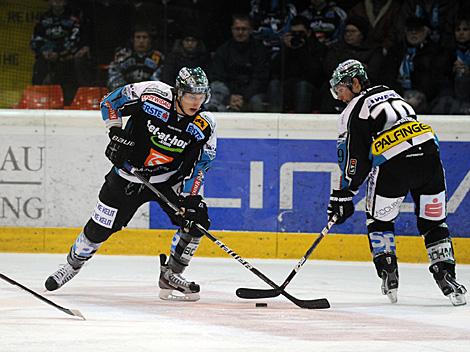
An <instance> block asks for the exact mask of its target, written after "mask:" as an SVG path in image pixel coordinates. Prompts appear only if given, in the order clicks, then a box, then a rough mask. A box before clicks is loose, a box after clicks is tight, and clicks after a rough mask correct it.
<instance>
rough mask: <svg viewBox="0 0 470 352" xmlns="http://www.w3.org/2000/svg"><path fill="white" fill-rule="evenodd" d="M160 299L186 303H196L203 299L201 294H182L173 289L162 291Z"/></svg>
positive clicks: (159, 295)
mask: <svg viewBox="0 0 470 352" xmlns="http://www.w3.org/2000/svg"><path fill="white" fill-rule="evenodd" d="M158 297H160V299H162V300H164V301H180V302H181V301H184V302H196V301H199V299H200V298H201V297H200V296H199V292H195V293H182V292H180V291H177V290H171V289H164V288H163V289H160V293H159V294H158Z"/></svg>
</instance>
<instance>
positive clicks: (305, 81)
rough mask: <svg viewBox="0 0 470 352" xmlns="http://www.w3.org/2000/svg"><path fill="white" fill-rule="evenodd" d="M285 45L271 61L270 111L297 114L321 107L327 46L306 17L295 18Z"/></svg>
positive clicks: (284, 38) (285, 36)
mask: <svg viewBox="0 0 470 352" xmlns="http://www.w3.org/2000/svg"><path fill="white" fill-rule="evenodd" d="M283 44H284V45H283V48H282V51H281V52H280V53H278V54H277V55H276V57H275V58H274V60H273V62H272V64H271V81H270V82H269V87H268V94H267V95H268V102H269V108H268V110H269V111H272V112H281V111H283V112H297V113H311V112H313V111H314V110H318V109H319V104H320V101H319V99H318V98H319V94H318V93H319V89H320V87H321V85H322V83H323V81H324V80H325V77H324V75H323V67H322V64H323V58H324V56H325V53H326V47H325V46H324V45H323V44H320V43H319V42H318V41H317V39H316V38H315V36H314V35H313V33H312V30H311V29H310V26H309V22H308V20H307V19H306V18H305V17H303V16H296V17H294V18H293V20H292V24H291V28H290V31H289V32H287V33H286V34H285V35H284V37H283Z"/></svg>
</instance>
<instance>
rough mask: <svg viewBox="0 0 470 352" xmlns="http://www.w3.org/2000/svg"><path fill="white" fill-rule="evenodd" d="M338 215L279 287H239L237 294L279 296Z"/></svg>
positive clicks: (252, 296)
mask: <svg viewBox="0 0 470 352" xmlns="http://www.w3.org/2000/svg"><path fill="white" fill-rule="evenodd" d="M337 219H338V216H337V215H336V214H335V215H334V216H333V217H332V218H331V219H330V220H329V221H328V224H327V225H326V226H325V227H324V228H323V230H321V232H320V236H318V237H317V239H316V240H315V241H314V242H313V244H312V245H311V246H310V247H309V249H308V250H307V252H306V253H305V254H304V256H303V257H302V258H300V261H299V262H298V263H297V265H296V266H295V267H294V269H293V270H292V271H291V273H290V274H289V276H288V277H287V278H286V279H285V280H284V282H283V284H282V285H280V286H279V288H274V289H271V288H268V289H259V288H239V289H237V291H236V294H237V296H238V297H240V298H244V299H257V298H273V297H277V296H279V295H280V294H281V293H282V292H283V291H284V290H285V288H286V287H287V285H288V284H289V282H291V280H292V279H293V278H294V276H295V275H296V274H297V273H298V271H299V270H300V268H301V267H302V266H303V265H304V264H305V262H306V261H307V259H308V258H309V257H310V255H311V254H312V252H313V251H314V250H315V248H317V246H318V245H319V244H320V242H321V240H322V239H323V238H324V237H325V236H326V235H327V234H328V232H329V231H330V229H331V227H332V226H333V225H334V224H335V223H336V220H337Z"/></svg>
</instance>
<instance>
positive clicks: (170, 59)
mask: <svg viewBox="0 0 470 352" xmlns="http://www.w3.org/2000/svg"><path fill="white" fill-rule="evenodd" d="M180 38H181V39H177V40H176V41H175V43H174V45H173V49H172V50H171V52H170V54H168V56H167V57H166V59H165V66H163V70H162V79H161V80H162V81H163V82H165V83H167V84H170V85H173V84H174V82H173V81H174V80H175V77H176V76H177V75H178V72H179V71H180V69H181V68H183V67H201V68H202V69H203V70H204V71H205V72H208V66H209V63H210V55H209V53H208V52H207V50H206V46H205V44H204V42H203V41H202V39H201V37H200V35H199V34H198V31H197V29H196V28H187V29H186V30H185V31H184V32H183V33H182V34H181V35H180Z"/></svg>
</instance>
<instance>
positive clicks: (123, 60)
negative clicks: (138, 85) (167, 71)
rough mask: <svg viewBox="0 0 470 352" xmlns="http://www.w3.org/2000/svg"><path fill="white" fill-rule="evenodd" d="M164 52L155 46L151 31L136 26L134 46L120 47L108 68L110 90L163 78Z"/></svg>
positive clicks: (133, 38) (133, 39)
mask: <svg viewBox="0 0 470 352" xmlns="http://www.w3.org/2000/svg"><path fill="white" fill-rule="evenodd" d="M162 64H163V54H162V53H161V52H160V51H158V50H156V49H154V48H153V43H152V37H151V35H150V32H149V31H148V30H147V29H146V28H145V27H141V26H136V28H135V30H134V33H133V37H132V48H118V49H116V53H115V56H114V61H113V62H111V63H110V65H109V69H108V89H109V90H110V91H112V90H114V89H116V88H119V87H122V86H124V85H126V84H129V83H135V82H142V81H158V80H160V78H161V71H162Z"/></svg>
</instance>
